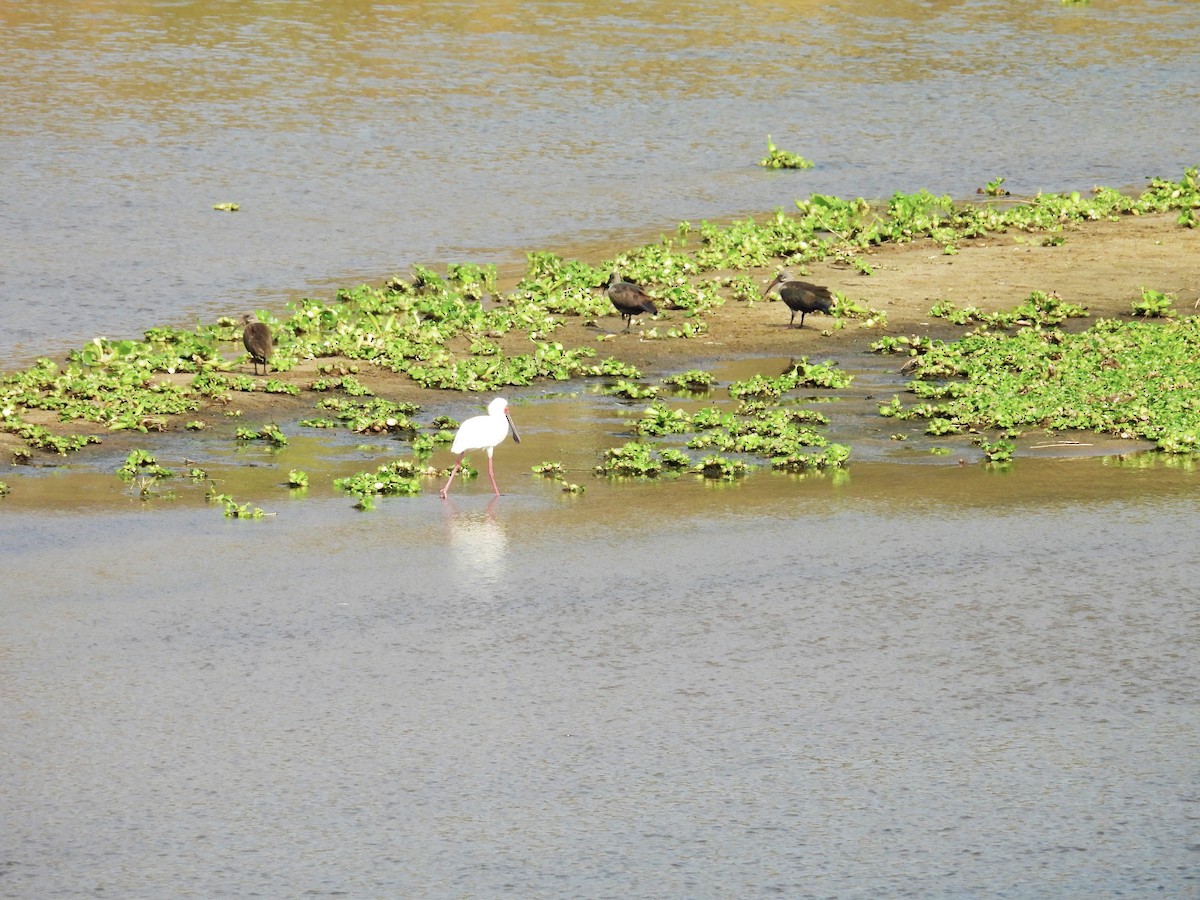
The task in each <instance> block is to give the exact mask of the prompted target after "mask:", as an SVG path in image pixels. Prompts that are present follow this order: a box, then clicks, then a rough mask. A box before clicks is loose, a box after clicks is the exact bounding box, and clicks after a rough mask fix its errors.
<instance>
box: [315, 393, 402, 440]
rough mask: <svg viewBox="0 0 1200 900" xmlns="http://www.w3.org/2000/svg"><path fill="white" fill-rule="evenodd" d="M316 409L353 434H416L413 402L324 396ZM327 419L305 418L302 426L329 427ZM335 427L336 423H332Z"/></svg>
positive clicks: (377, 398) (379, 398) (380, 398)
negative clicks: (330, 415)
mask: <svg viewBox="0 0 1200 900" xmlns="http://www.w3.org/2000/svg"><path fill="white" fill-rule="evenodd" d="M317 408H318V409H320V410H324V411H327V412H331V413H333V415H334V417H335V418H336V420H337V422H338V423H341V424H342V425H344V426H345V427H346V428H348V429H350V430H351V431H353V432H354V433H355V434H383V433H385V432H389V433H397V432H399V433H402V434H407V435H409V436H412V435H415V434H416V431H417V423H416V422H414V421H413V420H412V418H411V417H412V416H413V415H415V414H416V413H417V412H418V411H419V410H420V408H421V407H420V406H418V405H417V404H415V403H396V402H394V401H392V400H385V399H383V398H382V397H372V398H370V399H369V400H345V399H342V398H341V397H325V398H323V399H322V400H321V401H320V402H318V403H317ZM331 421H332V420H329V419H305V420H304V422H303V423H302V424H305V425H308V426H309V427H314V428H328V427H331V426H330V423H331ZM333 424H335V425H336V423H333Z"/></svg>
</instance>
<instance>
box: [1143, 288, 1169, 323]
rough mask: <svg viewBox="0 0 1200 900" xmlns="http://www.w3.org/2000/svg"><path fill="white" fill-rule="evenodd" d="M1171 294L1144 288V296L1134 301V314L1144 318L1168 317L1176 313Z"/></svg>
mask: <svg viewBox="0 0 1200 900" xmlns="http://www.w3.org/2000/svg"><path fill="white" fill-rule="evenodd" d="M1171 303H1172V298H1171V295H1170V294H1165V293H1163V292H1162V291H1155V290H1151V289H1150V288H1145V287H1144V288H1142V296H1141V298H1140V299H1138V300H1134V301H1133V310H1132V311H1133V314H1134V315H1135V316H1142V317H1143V318H1147V319H1149V318H1168V317H1170V316H1173V315H1175V310H1174V309H1172V306H1171Z"/></svg>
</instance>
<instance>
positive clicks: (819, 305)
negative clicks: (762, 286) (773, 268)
mask: <svg viewBox="0 0 1200 900" xmlns="http://www.w3.org/2000/svg"><path fill="white" fill-rule="evenodd" d="M775 288H778V294H779V299H781V300H782V301H783V302H784V303H786V304H787V308H788V309H790V310H791V311H792V317H791V319H789V320H788V328H791V327H792V323H793V322H795V321H796V313H800V327H801V328H803V327H804V316H805V314H806V313H810V312H817V311H818V310H820V311H821V312H823V313H828V312H829V310H830V309H832V308H833V294H832V293H830V291H829V288H827V287H824V286H822V285H819V284H813V283H812V282H809V281H796V280H794V279H793V278H792V276H791V273H790V272H788V270H787V269H784V270H783V271H782V272H780V273H779V274H778V275H776V276H775V280H774V281H772V282H771V283H770V284H768V285H767V289H766V290H765V291H763V293H762V295H763V296H764V297H765V296H767V294H769V293H771V291H772V290H773V289H775Z"/></svg>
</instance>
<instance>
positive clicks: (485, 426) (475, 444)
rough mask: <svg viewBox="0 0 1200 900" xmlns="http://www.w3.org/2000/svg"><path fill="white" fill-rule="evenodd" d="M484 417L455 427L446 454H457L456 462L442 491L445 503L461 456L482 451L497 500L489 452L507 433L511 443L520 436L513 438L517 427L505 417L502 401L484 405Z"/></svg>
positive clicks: (517, 440) (506, 402)
mask: <svg viewBox="0 0 1200 900" xmlns="http://www.w3.org/2000/svg"><path fill="white" fill-rule="evenodd" d="M487 409H488V411H487V415H486V416H472V417H471V418H469V419H467V421H465V422H463V423H462V424H461V425H459V426H458V431H457V432H455V434H454V443H453V444H451V445H450V452H451V453H456V454H458V459H456V460H455V461H454V468H453V469H452V470H451V471H450V477H449V479H447V481H446V486H445V487H444V488H442V491H441V494H442V499H443V500H445V499H446V492H447V491H449V490H450V482H452V481H454V476H455V475H457V474H458V469H459V466H461V465H462V461H463V456H465V455H466V454H467V453H468V452H469V451H471V450H486V451H487V456H488V477H489V478H491V479H492V490H493V491H495V492H496V496H497V497H499V496H500V488H498V487H496V473H495V472H494V471H492V451H493V450H495V449H496V445H497V444H499V443H500V442H501V441H503V440H504V439H505V438H506V437H508V433H509V432H510V431H511V432H512V436H513V440H514V441H515V442H516V443H518V444H519V443H521V436H520V435H519V434H517V426H516V425H514V424H513V420H512V416H510V415H509V414H508V401H507V400H505V399H504V398H503V397H497V398H496V399H495V400H493V401H492V402H491V403H489V404H488V408H487Z"/></svg>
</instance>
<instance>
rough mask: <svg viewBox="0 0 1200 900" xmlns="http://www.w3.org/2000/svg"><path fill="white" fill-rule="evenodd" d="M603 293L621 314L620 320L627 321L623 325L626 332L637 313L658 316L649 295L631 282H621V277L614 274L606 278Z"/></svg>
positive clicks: (656, 308)
mask: <svg viewBox="0 0 1200 900" xmlns="http://www.w3.org/2000/svg"><path fill="white" fill-rule="evenodd" d="M605 292H606V293H607V294H608V299H609V300H611V301H612V305H613V306H615V307H616V308H617V312H619V313H620V314H621V318H622V319H627V320H628V321H627V322H626V323H625V330H626V331H628V330H629V326H630V325H632V324H633V317H634V316H635V315H637V314H638V313H642V312H644V313H649V314H650V315H652V316H654V315H658V307H657V306H655V305H654V301H653V300H651V299H650V295H649V294H647V293H646V291H645V290H644V289H642V288H641V287H639V286H638V285H636V284H634V283H633V282H630V281H622V280H621V276H620V275H618V274H617V273H616V272H613V273H612V274H611V275H609V276H608V284H607V285H605Z"/></svg>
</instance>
